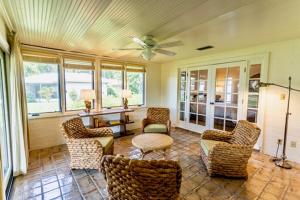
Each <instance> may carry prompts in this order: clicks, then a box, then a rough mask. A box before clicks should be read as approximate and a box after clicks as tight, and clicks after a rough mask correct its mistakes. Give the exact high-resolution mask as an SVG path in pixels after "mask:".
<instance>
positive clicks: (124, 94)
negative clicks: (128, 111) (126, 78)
mask: <svg viewBox="0 0 300 200" xmlns="http://www.w3.org/2000/svg"><path fill="white" fill-rule="evenodd" d="M122 97H123V98H125V99H127V98H131V97H132V93H131V91H130V90H122Z"/></svg>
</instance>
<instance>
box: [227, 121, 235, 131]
mask: <svg viewBox="0 0 300 200" xmlns="http://www.w3.org/2000/svg"><path fill="white" fill-rule="evenodd" d="M235 126H236V121H230V120H226V122H225V131H233V129H234V128H235Z"/></svg>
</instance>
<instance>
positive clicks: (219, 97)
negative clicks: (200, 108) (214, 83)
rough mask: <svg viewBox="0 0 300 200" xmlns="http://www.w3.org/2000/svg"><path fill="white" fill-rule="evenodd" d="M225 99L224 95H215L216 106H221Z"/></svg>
mask: <svg viewBox="0 0 300 200" xmlns="http://www.w3.org/2000/svg"><path fill="white" fill-rule="evenodd" d="M224 99H225V94H216V96H215V102H216V104H223V103H224Z"/></svg>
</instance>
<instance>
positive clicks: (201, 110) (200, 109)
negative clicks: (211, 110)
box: [198, 104, 206, 115]
mask: <svg viewBox="0 0 300 200" xmlns="http://www.w3.org/2000/svg"><path fill="white" fill-rule="evenodd" d="M198 114H201V115H206V104H198Z"/></svg>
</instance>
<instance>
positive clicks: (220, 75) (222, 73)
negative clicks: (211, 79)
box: [216, 68, 227, 81]
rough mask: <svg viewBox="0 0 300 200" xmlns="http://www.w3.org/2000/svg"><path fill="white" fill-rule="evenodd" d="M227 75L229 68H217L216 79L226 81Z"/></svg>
mask: <svg viewBox="0 0 300 200" xmlns="http://www.w3.org/2000/svg"><path fill="white" fill-rule="evenodd" d="M226 75H227V68H218V69H216V80H222V81H224V80H225V79H226Z"/></svg>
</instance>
